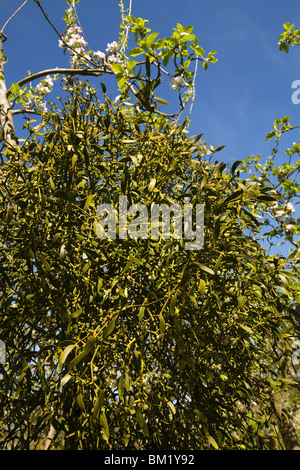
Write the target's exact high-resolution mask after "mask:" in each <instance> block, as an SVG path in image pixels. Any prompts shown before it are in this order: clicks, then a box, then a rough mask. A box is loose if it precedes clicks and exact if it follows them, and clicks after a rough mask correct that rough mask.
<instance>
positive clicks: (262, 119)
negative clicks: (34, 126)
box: [0, 0, 300, 161]
mask: <svg viewBox="0 0 300 470" xmlns="http://www.w3.org/2000/svg"><path fill="white" fill-rule="evenodd" d="M126 1H127V5H128V4H129V0H125V5H126ZM21 3H22V0H0V4H1V17H0V18H1V20H0V21H1V26H2V25H3V24H4V22H5V21H6V20H7V18H8V17H9V16H10V15H11V14H12V13H13V12H14V11H15V9H16V8H17V7H19V6H20V5H21ZM41 3H42V5H43V6H44V8H45V10H46V11H47V13H48V15H49V18H50V19H51V20H52V22H53V23H54V24H55V25H56V27H57V29H58V30H59V31H63V29H64V22H63V21H62V17H63V15H64V9H65V5H66V3H65V1H64V0H42V1H41ZM78 11H79V15H80V19H81V23H82V26H83V29H84V30H85V33H86V36H87V38H88V41H89V44H90V46H91V47H92V48H94V49H95V50H99V49H100V50H103V51H104V50H105V48H106V44H107V42H112V41H113V40H115V39H117V36H118V28H119V21H120V15H119V8H118V1H117V0H105V1H104V0H81V1H80V3H79V5H78ZM132 13H133V15H134V16H141V17H143V18H146V19H148V20H149V21H150V27H151V29H152V31H156V32H159V33H160V35H161V36H166V35H170V34H172V29H173V27H174V26H176V23H178V22H179V23H181V24H182V25H183V26H186V25H190V24H192V25H194V28H195V29H194V33H195V34H196V35H197V36H198V38H199V41H200V45H201V46H202V47H203V48H204V50H205V51H206V52H208V51H210V50H212V49H215V50H216V51H217V52H218V54H217V58H218V62H217V63H216V64H211V65H210V66H209V68H208V70H207V71H204V70H203V69H202V68H201V67H200V68H199V71H198V75H197V88H196V90H197V95H196V101H195V104H194V107H193V114H192V125H191V129H190V130H191V134H199V133H202V132H203V133H204V137H203V138H204V139H205V140H206V141H207V142H208V143H209V144H213V145H214V146H215V147H218V146H219V145H224V144H225V149H224V150H223V151H222V153H220V154H219V155H218V158H219V159H222V160H224V161H232V160H243V159H244V158H246V157H247V156H249V155H252V154H255V155H257V154H261V155H263V156H268V155H269V154H270V149H271V148H272V142H270V141H269V142H267V143H266V142H265V136H266V134H267V133H268V132H269V131H270V130H271V128H272V124H273V121H274V119H275V118H277V117H282V116H284V115H289V116H291V117H292V118H293V120H292V122H295V123H296V122H299V121H300V119H299V118H300V105H298V106H297V105H295V104H293V103H292V101H291V95H292V89H291V85H292V82H293V81H294V80H297V79H300V69H299V66H300V48H297V47H296V48H292V49H291V50H290V53H289V54H285V53H283V52H280V51H279V50H278V46H277V43H278V37H279V34H280V33H281V32H282V30H283V26H282V25H283V23H285V22H287V21H289V22H290V23H295V24H296V26H298V27H299V28H300V5H299V0H290V1H289V2H282V1H281V0H252V1H248V0H227V1H225V0H211V1H210V2H207V1H202V0H200V1H199V0H184V1H179V0H152V1H151V2H149V1H146V0H133V11H132ZM5 33H6V35H7V36H8V40H7V41H6V42H5V44H4V47H5V54H6V55H7V56H8V58H9V62H8V63H7V65H6V67H5V71H6V80H7V85H9V84H10V83H11V82H13V81H18V80H19V79H21V78H23V76H24V75H26V74H27V71H28V70H30V71H31V72H32V73H34V72H37V71H39V70H42V69H46V68H50V67H55V66H66V65H68V58H67V56H64V55H63V53H62V50H61V49H59V48H58V38H57V36H56V34H55V33H54V31H53V30H52V29H51V27H50V26H49V25H48V23H47V22H46V21H45V19H44V18H43V16H42V14H41V12H40V10H39V8H38V7H37V5H36V4H35V2H34V1H33V0H31V1H29V3H28V4H27V5H26V6H25V7H24V9H23V10H22V11H21V12H20V13H18V15H17V16H16V17H15V18H14V19H13V20H12V21H11V22H10V23H9V24H8V26H7V27H6V29H5ZM168 98H169V96H168ZM296 132H297V131H295V132H294V134H293V135H292V134H290V135H289V136H287V137H286V142H292V141H294V140H297V139H298V134H297V133H296ZM282 148H283V149H284V148H285V147H284V145H282Z"/></svg>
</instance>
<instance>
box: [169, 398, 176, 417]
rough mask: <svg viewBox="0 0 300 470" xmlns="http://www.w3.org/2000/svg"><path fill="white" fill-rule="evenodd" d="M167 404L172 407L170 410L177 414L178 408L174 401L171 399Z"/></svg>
mask: <svg viewBox="0 0 300 470" xmlns="http://www.w3.org/2000/svg"><path fill="white" fill-rule="evenodd" d="M167 405H168V407H169V408H170V410H171V411H172V413H173V415H175V414H176V408H175V406H174V405H173V403H172V402H171V401H168V403H167Z"/></svg>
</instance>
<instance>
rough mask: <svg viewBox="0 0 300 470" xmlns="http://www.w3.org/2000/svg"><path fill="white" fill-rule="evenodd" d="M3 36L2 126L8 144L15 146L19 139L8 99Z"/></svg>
mask: <svg viewBox="0 0 300 470" xmlns="http://www.w3.org/2000/svg"><path fill="white" fill-rule="evenodd" d="M3 37H4V36H3V34H2V33H1V34H0V124H1V127H2V131H3V138H4V140H6V142H7V143H8V144H9V145H11V146H13V147H14V146H15V145H18V139H17V137H16V134H15V127H14V122H13V116H12V112H11V108H10V104H9V101H8V99H7V88H6V83H5V75H4V64H3V63H4V54H3Z"/></svg>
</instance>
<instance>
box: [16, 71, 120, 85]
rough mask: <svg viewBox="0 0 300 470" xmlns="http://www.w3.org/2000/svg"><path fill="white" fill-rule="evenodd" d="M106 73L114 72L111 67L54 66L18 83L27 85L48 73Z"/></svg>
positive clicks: (92, 74) (96, 74)
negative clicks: (75, 67) (77, 67)
mask: <svg viewBox="0 0 300 470" xmlns="http://www.w3.org/2000/svg"><path fill="white" fill-rule="evenodd" d="M105 73H109V74H112V75H113V72H112V71H110V70H109V69H106V68H105V67H104V68H101V69H96V68H85V69H68V68H54V69H47V70H42V71H41V72H37V73H33V74H32V75H29V76H28V77H25V78H23V79H22V80H20V81H19V82H17V85H19V86H20V87H21V86H23V85H26V83H30V82H32V81H33V80H37V79H38V78H42V77H46V76H47V75H55V74H59V75H90V76H95V77H98V76H100V75H104V74H105Z"/></svg>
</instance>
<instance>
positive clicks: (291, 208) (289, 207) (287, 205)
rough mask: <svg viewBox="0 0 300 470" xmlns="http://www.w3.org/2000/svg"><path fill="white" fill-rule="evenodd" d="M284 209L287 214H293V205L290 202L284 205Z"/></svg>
mask: <svg viewBox="0 0 300 470" xmlns="http://www.w3.org/2000/svg"><path fill="white" fill-rule="evenodd" d="M285 208H286V210H287V211H289V212H295V207H294V206H293V204H292V203H291V202H288V203H287V204H286V205H285Z"/></svg>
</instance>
